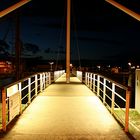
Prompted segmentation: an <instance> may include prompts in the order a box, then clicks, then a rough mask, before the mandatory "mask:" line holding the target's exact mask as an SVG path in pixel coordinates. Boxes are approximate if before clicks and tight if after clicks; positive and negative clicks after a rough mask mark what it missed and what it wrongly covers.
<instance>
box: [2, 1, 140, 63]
mask: <svg viewBox="0 0 140 140" xmlns="http://www.w3.org/2000/svg"><path fill="white" fill-rule="evenodd" d="M17 1H18V0H15V1H12V3H14V2H17ZM116 1H118V2H121V3H122V1H121V0H116ZM124 1H125V2H124ZM124 1H123V4H124V5H126V6H128V7H129V8H131V9H133V10H134V11H136V12H138V13H139V14H140V10H139V9H140V2H139V1H138V0H133V3H132V0H124ZM7 3H8V4H7ZM12 3H11V1H10V0H5V1H4V0H3V3H2V4H1V5H0V9H1V10H2V9H3V8H5V7H6V6H9V5H10V4H12ZM19 13H20V23H21V24H20V27H21V37H20V38H21V41H22V43H23V44H25V43H31V44H35V45H37V46H38V47H39V51H38V52H37V53H34V54H33V53H32V54H31V53H29V52H27V51H25V52H24V55H26V56H27V55H28V56H31V57H35V56H42V57H43V58H44V59H57V56H58V52H59V57H61V58H65V39H66V37H65V36H66V34H65V29H66V0H59V1H58V0H44V1H43V0H42V1H39V0H32V1H31V2H30V3H28V4H26V5H25V6H23V7H22V8H21V9H20V10H19ZM12 17H13V14H10V15H8V16H7V17H6V18H4V19H1V22H0V39H1V40H2V39H3V38H4V37H5V41H6V42H7V43H8V44H9V45H10V47H11V49H10V50H9V51H10V52H11V50H12V51H13V49H12V48H13V47H12V46H13V42H14V28H15V27H14V24H13V22H12ZM6 33H7V34H6ZM139 40H140V22H139V21H137V20H136V19H133V18H132V17H130V16H129V15H127V14H125V13H123V12H122V11H120V10H118V9H117V8H115V7H113V6H112V5H110V4H108V3H107V2H105V1H104V0H86V1H85V0H72V8H71V59H72V60H73V59H79V56H78V50H79V53H80V59H92V60H99V59H103V60H108V59H109V60H113V59H114V60H115V59H118V58H119V59H126V58H128V59H130V60H133V61H135V59H136V58H138V57H139V52H140V43H139Z"/></svg>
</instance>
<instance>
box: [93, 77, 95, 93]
mask: <svg viewBox="0 0 140 140" xmlns="http://www.w3.org/2000/svg"><path fill="white" fill-rule="evenodd" d="M93 92H95V74H93Z"/></svg>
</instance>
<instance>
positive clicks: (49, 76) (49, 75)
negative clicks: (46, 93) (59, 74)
mask: <svg viewBox="0 0 140 140" xmlns="http://www.w3.org/2000/svg"><path fill="white" fill-rule="evenodd" d="M48 80H49V85H50V84H51V73H50V72H49V73H48Z"/></svg>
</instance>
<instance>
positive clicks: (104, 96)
mask: <svg viewBox="0 0 140 140" xmlns="http://www.w3.org/2000/svg"><path fill="white" fill-rule="evenodd" d="M85 84H86V85H87V86H88V87H89V88H90V89H91V90H92V91H93V92H94V93H96V94H97V96H98V97H99V98H100V99H101V101H102V102H103V103H104V104H105V105H106V106H107V108H108V109H109V110H110V112H111V114H112V115H114V116H115V117H117V119H118V120H119V121H120V122H121V123H122V124H123V125H124V127H125V131H126V132H128V130H129V104H130V103H129V102H130V93H131V92H130V88H128V87H126V86H123V85H121V84H119V83H116V82H115V81H113V80H111V79H109V78H106V77H104V76H102V75H99V74H95V73H88V72H86V73H85ZM116 109H119V110H121V112H122V113H124V116H125V118H124V119H122V118H120V117H119V115H118V114H117V113H116V111H115V110H116Z"/></svg>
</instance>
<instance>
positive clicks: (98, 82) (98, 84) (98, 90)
mask: <svg viewBox="0 0 140 140" xmlns="http://www.w3.org/2000/svg"><path fill="white" fill-rule="evenodd" d="M99 92H100V76H99V75H97V96H99V94H100V93H99Z"/></svg>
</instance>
